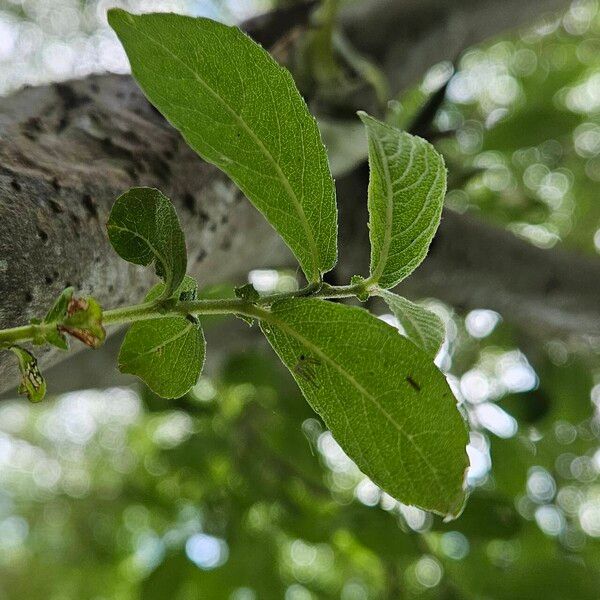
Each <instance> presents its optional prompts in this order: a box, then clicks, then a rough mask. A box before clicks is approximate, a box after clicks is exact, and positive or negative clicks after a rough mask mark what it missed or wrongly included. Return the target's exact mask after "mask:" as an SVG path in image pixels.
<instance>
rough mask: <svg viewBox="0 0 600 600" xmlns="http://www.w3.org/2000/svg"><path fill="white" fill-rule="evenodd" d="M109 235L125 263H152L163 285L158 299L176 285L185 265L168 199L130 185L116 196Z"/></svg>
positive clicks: (181, 237)
mask: <svg viewBox="0 0 600 600" xmlns="http://www.w3.org/2000/svg"><path fill="white" fill-rule="evenodd" d="M107 228H108V237H109V239H110V243H111V244H112V245H113V248H114V249H115V250H116V251H117V254H118V255H119V256H120V257H121V258H123V259H125V260H126V261H128V262H131V263H134V264H136V265H143V266H147V265H149V264H151V263H153V262H154V264H155V269H156V274H157V275H158V276H159V277H161V278H162V279H163V281H164V282H165V286H164V288H163V293H162V297H161V299H164V298H169V297H171V296H172V295H173V293H174V292H175V290H176V289H177V288H178V287H179V285H180V284H181V282H182V281H183V277H184V276H185V271H186V268H187V252H186V248H185V238H184V235H183V231H182V230H181V226H180V224H179V219H178V218H177V214H176V213H175V209H174V208H173V205H172V203H171V201H170V200H169V199H168V198H167V197H166V196H164V195H163V194H161V192H159V191H158V190H156V189H154V188H132V189H130V190H129V191H127V192H125V193H124V194H123V195H122V196H119V198H117V201H116V202H115V204H114V206H113V208H112V210H111V212H110V216H109V218H108V223H107Z"/></svg>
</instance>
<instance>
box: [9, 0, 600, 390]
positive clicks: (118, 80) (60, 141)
mask: <svg viewBox="0 0 600 600" xmlns="http://www.w3.org/2000/svg"><path fill="white" fill-rule="evenodd" d="M363 4H364V5H370V6H371V7H372V9H373V15H377V14H379V17H378V18H379V19H380V25H381V26H382V27H383V26H384V24H385V23H387V21H388V18H387V17H386V16H385V13H381V12H379V13H378V12H377V11H378V10H379V7H381V6H383V5H384V3H382V2H378V1H371V2H369V3H363ZM471 4H472V2H470V1H468V0H462V1H456V2H454V3H452V6H453V7H457V10H458V9H460V7H462V11H461V10H459V12H460V14H461V15H463V17H464V18H465V19H467V20H470V22H472V23H473V24H477V23H480V22H481V20H482V19H483V17H484V16H485V14H486V11H495V10H496V9H493V7H492V8H491V4H492V3H491V2H478V3H476V4H474V5H472V6H471ZM516 4H518V3H515V5H516ZM556 4H557V2H556V1H552V0H547V1H542V0H537V1H536V2H530V3H529V5H530V6H534V5H535V7H537V9H545V8H548V7H552V6H554V5H556ZM434 5H436V6H438V7H442V6H443V7H446V6H447V5H446V3H441V2H437V3H434V2H432V1H429V2H424V1H423V2H419V3H416V2H414V1H413V2H404V3H397V6H396V4H394V7H395V8H394V11H393V15H395V17H394V18H400V17H401V16H403V23H409V22H410V21H411V19H413V13H414V15H415V16H414V19H415V20H414V23H415V29H414V32H416V31H417V30H418V31H421V34H422V35H423V36H424V37H423V40H422V41H423V43H425V41H424V40H427V39H430V38H429V37H428V34H427V32H428V31H429V29H428V28H423V27H421V28H419V27H418V23H417V20H418V21H419V22H421V21H422V18H423V15H424V14H426V13H424V12H423V11H422V10H421V9H420V8H419V7H421V6H423V7H429V8H431V7H433V6H434ZM400 6H402V7H405V9H406V12H403V10H404V8H403V9H402V10H401V9H400ZM466 8H470V10H468V11H466V10H465V9H466ZM423 10H424V9H423ZM432 10H433V9H432ZM440 10H442V9H441V8H438V13H439V11H440ZM447 10H450V9H447V8H446V9H444V11H447ZM452 10H454V9H452ZM515 10H517V8H515ZM415 11H416V12H415ZM444 11H442V13H439V14H444ZM438 13H435V14H438ZM431 14H432V15H433V14H434V13H431ZM453 14H454V13H453ZM457 14H458V13H457ZM487 14H492V15H493V14H495V12H489V13H487ZM519 14H520V13H519ZM417 17H418V19H417ZM356 18H359V19H361V20H360V21H357V23H358V22H361V23H362V22H363V21H362V19H363V16H361V15H358V17H356ZM365 18H366V17H365ZM373 19H375V20H376V18H375V16H374V17H373ZM267 22H269V23H273V21H269V20H267ZM277 22H280V21H277ZM344 22H345V24H346V26H347V27H349V26H350V25H351V23H352V16H351V13H350V12H348V13H346V15H345V16H344ZM364 22H365V24H366V22H367V21H364ZM371 22H373V21H369V23H371ZM430 22H431V21H430ZM291 24H292V25H294V24H295V22H293V21H292V22H291ZM504 25H505V22H498V23H496V22H495V21H494V19H490V23H489V25H488V26H487V27H486V29H485V32H486V34H491V33H495V32H496V31H498V30H499V29H500V28H501V27H503V26H504ZM500 26H501V27H500ZM493 27H496V29H495V30H494V31H492V28H493ZM357 30H358V28H357V27H355V28H354V31H357ZM382 31H383V30H382ZM421 34H419V35H421ZM415 35H416V33H415ZM375 37H376V38H378V39H384V36H382V35H380V34H379V33H378V34H377V36H375ZM385 43H392V46H393V36H392V38H391V39H390V36H388V38H387V41H386V42H385ZM428 43H429V42H428ZM359 49H364V47H361V46H360V44H359ZM437 50H439V47H436V51H437ZM416 53H418V52H411V53H409V54H406V55H405V60H406V61H409V62H410V60H412V59H411V58H410V56H413V55H414V54H416ZM453 55H454V51H453V50H452V49H448V51H447V55H446V56H444V58H452V56H453ZM406 64H407V65H408V63H406ZM429 64H430V63H428V64H427V65H425V64H423V65H422V66H421V67H420V69H421V70H420V73H421V74H422V72H423V69H424V68H425V67H426V66H427V67H428V66H429ZM401 65H402V61H401V60H400V61H397V62H396V66H397V67H398V69H397V70H398V71H399V70H401V69H400V68H399V67H400V66H401ZM356 176H357V175H356V174H355V175H354V176H353V177H356ZM133 185H149V186H155V187H159V188H161V189H162V190H163V191H164V192H165V193H166V194H167V195H168V196H170V197H171V198H172V199H173V201H174V203H175V205H176V208H177V211H178V213H179V215H180V217H181V220H182V223H183V225H184V230H185V233H186V236H187V239H188V247H189V248H188V249H189V254H190V272H191V274H192V275H194V276H196V277H197V278H198V279H199V281H200V284H201V285H203V286H205V285H208V284H211V283H216V282H219V281H223V280H228V279H229V280H240V279H241V278H242V277H245V275H246V273H247V272H248V271H249V270H250V269H252V268H257V267H260V266H265V265H268V266H272V267H273V266H281V265H288V264H293V262H292V261H291V257H290V254H289V251H287V249H286V248H285V247H284V246H283V243H282V242H281V241H280V240H279V238H278V237H277V236H276V235H275V233H274V232H273V231H272V230H271V229H270V228H269V226H268V225H267V224H266V223H265V222H264V220H263V219H262V217H261V216H260V215H259V214H258V213H257V211H255V210H254V209H253V208H252V207H251V206H250V204H249V203H248V202H247V201H246V200H245V199H244V198H243V197H242V195H241V193H240V192H239V191H238V190H237V189H236V188H235V187H234V186H233V185H232V184H231V183H230V182H229V181H228V180H227V179H226V178H225V177H224V176H223V175H222V174H221V173H220V172H219V171H217V170H216V169H215V168H213V167H212V166H210V165H207V164H205V163H203V162H202V161H200V160H199V159H198V158H197V156H196V155H194V154H193V153H192V152H191V151H190V150H189V149H188V148H187V146H186V144H185V143H184V142H183V140H182V139H181V138H180V137H179V135H178V134H177V133H176V132H175V131H174V130H173V129H172V128H171V127H170V126H168V125H167V124H166V123H165V121H164V120H163V119H162V117H160V115H159V114H158V113H157V112H156V111H155V110H154V109H152V108H151V107H150V106H149V105H148V103H147V102H146V101H145V99H144V98H143V96H142V94H141V92H140V91H139V90H138V88H137V86H136V85H135V83H134V82H133V81H132V80H131V79H130V78H129V77H119V76H111V75H107V76H95V77H90V78H88V79H86V80H83V81H76V82H68V83H63V84H57V85H53V86H48V87H40V88H28V89H25V90H23V91H21V92H20V93H18V94H16V95H15V96H13V97H11V98H8V99H3V100H2V101H1V102H0V294H1V297H2V305H1V306H0V327H2V328H6V327H10V326H14V325H22V324H25V323H27V322H28V320H29V319H30V318H32V317H35V316H40V315H42V314H44V312H45V311H46V310H47V308H48V305H49V303H50V302H51V301H52V298H53V297H55V296H56V295H57V294H58V293H59V292H60V291H61V290H62V289H63V288H64V287H65V286H67V285H74V286H75V287H76V288H77V289H78V291H80V292H81V293H83V294H93V295H94V296H96V297H97V298H98V300H99V301H100V302H101V303H102V304H103V305H105V306H107V307H115V306H116V307H118V306H122V305H124V304H132V303H135V302H138V301H140V300H141V298H142V296H143V294H144V291H145V290H146V289H147V288H148V286H149V285H150V284H151V279H152V278H151V276H150V275H148V273H147V272H146V271H144V270H142V269H139V268H136V267H134V266H132V265H128V264H126V263H124V262H123V261H121V260H120V259H119V258H118V257H117V256H116V254H114V253H113V252H112V250H111V248H110V246H109V244H108V241H107V238H106V232H105V227H104V223H105V222H106V219H107V216H108V212H109V210H110V207H111V205H112V203H113V201H114V199H115V198H116V197H117V196H118V195H119V194H120V193H121V192H122V191H123V190H125V189H127V188H129V187H131V186H133ZM348 186H350V188H349V187H348ZM352 186H354V187H352ZM360 186H362V187H359V188H356V179H349V180H347V181H345V182H340V194H339V196H340V203H341V204H342V213H343V214H342V217H341V218H342V226H343V227H344V228H345V231H350V232H353V233H354V235H353V236H352V237H342V244H343V251H342V252H341V256H342V257H343V259H344V264H343V265H342V267H341V269H342V270H343V271H344V272H348V273H349V272H351V271H352V272H353V273H354V272H360V270H358V268H359V266H361V265H362V264H364V261H365V259H366V257H367V254H368V245H367V244H366V235H365V232H366V213H364V212H361V210H359V209H358V208H357V207H364V205H365V201H364V198H365V194H366V184H365V183H364V177H363V176H361V180H360ZM357 191H358V192H359V193H360V198H357V197H356V196H357ZM344 213H346V214H344ZM457 228H459V229H460V230H458V229H457ZM446 232H448V233H446ZM438 248H439V249H440V250H439V251H438ZM490 248H493V250H494V252H495V253H496V257H494V256H491V255H492V254H493V253H492V252H490ZM442 249H443V251H442ZM540 252H541V251H538V250H536V249H534V248H532V247H531V246H529V245H528V244H526V243H525V242H521V241H519V240H516V239H515V238H514V237H512V236H511V235H510V234H508V233H505V232H501V231H496V230H493V229H490V228H487V227H485V226H483V225H481V224H479V223H477V222H475V221H472V220H470V219H466V218H464V217H457V216H454V215H448V216H447V217H446V218H445V220H444V223H443V225H442V230H441V233H440V238H439V240H438V242H437V243H436V246H435V248H434V251H433V254H432V257H431V258H430V259H429V260H428V262H427V263H426V266H425V267H424V268H422V269H421V270H420V271H418V272H417V273H418V274H417V276H416V277H414V278H413V280H412V283H411V288H410V290H411V291H414V292H415V293H418V294H426V295H429V294H431V295H436V296H439V297H441V298H442V299H446V300H448V301H450V302H455V303H458V304H460V305H461V306H462V307H464V308H469V307H471V306H489V307H492V308H494V307H496V308H498V309H499V310H502V311H504V312H505V316H506V317H507V318H514V320H515V321H516V322H517V323H520V324H524V325H529V324H530V323H531V317H532V316H535V315H538V317H539V319H541V322H542V323H543V325H544V327H546V328H547V329H548V330H550V329H551V330H553V331H554V330H560V331H563V332H574V333H582V332H583V333H591V332H594V331H597V327H598V323H600V318H598V313H599V310H600V309H599V308H598V306H594V305H593V296H594V294H595V295H596V298H597V297H598V292H597V289H598V288H597V286H598V285H599V284H598V283H594V282H600V277H599V276H598V271H599V268H598V266H597V265H595V264H593V263H590V264H589V265H588V263H587V262H586V261H585V260H584V259H580V258H578V257H573V256H569V255H566V254H563V253H561V252H559V251H555V252H548V253H543V254H542V253H540ZM465 257H467V259H466V260H465ZM490 261H493V262H490ZM490 264H493V265H495V270H494V271H493V276H492V275H491V274H490V269H489V265H490ZM584 265H585V266H584ZM341 272H342V271H341ZM363 272H364V270H363ZM543 273H552V274H553V278H552V280H551V283H552V285H550V283H549V281H550V280H549V281H545V282H544V281H542V279H541V278H542V274H543ZM528 282H529V283H528ZM499 286H500V287H499ZM548 286H549V287H548ZM498 289H502V290H504V291H503V295H502V298H504V300H502V302H500V300H499V298H498ZM589 298H592V301H591V302H590V301H589ZM515 301H518V302H521V301H523V302H525V303H526V304H525V305H524V306H523V307H516V306H515V305H514V304H513V303H514V302H515ZM540 308H541V309H543V310H539V309H540ZM538 310H539V314H538ZM582 316H583V317H585V319H584V320H583V321H582V320H581V319H582ZM588 325H590V326H589V327H588ZM594 325H595V326H596V329H594ZM41 354H42V356H41V357H40V358H41V361H40V362H41V364H42V366H47V365H49V364H52V363H55V362H56V361H57V360H58V358H59V353H58V351H57V352H54V351H52V350H49V351H44V352H43V353H41ZM15 381H16V373H15V369H14V367H13V364H12V361H11V360H10V358H9V357H7V356H6V353H3V354H2V355H0V390H3V389H7V388H9V387H11V386H12V385H13V384H14V382H15Z"/></svg>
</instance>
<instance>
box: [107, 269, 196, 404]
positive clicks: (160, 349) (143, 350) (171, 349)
mask: <svg viewBox="0 0 600 600" xmlns="http://www.w3.org/2000/svg"><path fill="white" fill-rule="evenodd" d="M164 287H165V286H164V285H163V284H162V283H159V284H157V285H156V286H154V287H153V288H152V290H150V292H149V293H148V295H147V296H146V301H147V302H151V301H152V300H156V299H157V298H160V297H162V296H163V294H164ZM196 289H197V283H196V282H195V281H194V280H193V279H192V278H191V277H187V276H186V277H185V278H184V280H183V283H182V284H181V286H180V287H179V289H178V290H177V291H176V293H179V294H188V293H191V294H194V295H195V293H196ZM205 346H206V343H205V341H204V333H203V332H202V328H201V326H200V323H199V322H198V320H197V319H196V318H195V317H185V316H183V315H182V316H169V317H163V318H158V319H149V320H147V321H140V322H139V323H134V324H133V325H132V326H131V327H130V328H129V331H128V332H127V335H126V336H125V339H124V340H123V345H122V346H121V350H120V352H119V370H120V371H121V372H123V373H131V374H132V375H137V376H138V377H139V378H140V379H142V381H144V383H146V385H147V386H148V387H149V388H150V389H151V390H152V391H153V392H154V393H156V394H158V395H159V396H161V397H163V398H179V397H180V396H183V395H184V394H185V393H186V392H187V391H189V389H190V388H191V387H192V386H194V385H195V383H196V382H197V381H198V377H199V376H200V373H201V371H202V366H203V365H204V356H205V349H206V348H205Z"/></svg>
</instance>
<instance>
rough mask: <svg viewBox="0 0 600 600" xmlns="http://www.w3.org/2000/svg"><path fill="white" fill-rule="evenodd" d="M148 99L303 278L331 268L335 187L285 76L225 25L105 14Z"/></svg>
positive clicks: (310, 123)
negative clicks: (221, 176) (254, 212)
mask: <svg viewBox="0 0 600 600" xmlns="http://www.w3.org/2000/svg"><path fill="white" fill-rule="evenodd" d="M109 22H110V25H111V26H112V28H113V29H114V30H115V31H116V33H117V35H118V36H119V39H120V40H121V42H122V44H123V45H124V47H125V51H126V52H127V55H128V56H129V60H130V63H131V67H132V70H133V74H134V76H135V78H136V79H137V81H138V83H139V84H140V86H141V87H142V89H143V90H144V92H145V93H146V95H147V96H148V98H149V99H150V101H151V102H152V103H153V104H154V105H155V106H156V107H157V108H158V109H159V110H160V111H161V112H162V113H163V114H164V115H165V116H166V117H167V119H169V121H170V122H171V123H173V125H174V126H175V127H176V128H177V129H179V130H180V131H181V133H182V134H183V136H184V137H185V139H186V141H187V142H188V143H189V145H190V146H191V147H192V148H193V149H194V150H195V151H196V152H198V154H199V155H200V156H202V158H204V159H205V160H207V161H209V162H211V163H213V164H215V165H216V166H217V167H219V168H220V169H222V170H223V171H224V172H225V173H227V175H229V177H231V178H232V179H233V180H234V181H235V183H236V184H237V185H238V186H239V187H240V189H241V190H242V191H243V192H244V194H245V195H246V196H247V197H248V198H249V199H250V201H251V202H252V203H253V204H254V205H255V206H256V207H257V208H258V209H259V210H260V211H261V212H262V213H263V214H264V215H265V217H266V218H267V220H268V221H269V223H270V224H271V225H272V226H273V227H274V228H275V229H276V230H277V231H278V232H279V234H280V235H281V236H282V237H283V239H284V240H285V242H286V243H287V244H288V246H289V247H290V248H291V250H292V251H293V252H294V254H295V255H296V257H297V258H298V261H299V262H300V265H301V266H302V269H303V270H304V272H305V274H306V276H307V278H308V279H309V280H310V281H318V280H319V279H320V276H321V274H322V273H325V272H327V271H329V270H330V269H331V268H332V267H333V265H334V264H335V262H336V257H337V248H336V239H337V218H336V205H335V188H334V185H333V179H332V177H331V173H330V170H329V166H328V163H327V155H326V153H325V148H324V147H323V143H322V141H321V137H320V134H319V131H318V129H317V125H316V122H315V120H314V119H313V117H312V116H311V115H310V114H309V112H308V109H307V107H306V104H305V102H304V100H303V99H302V97H301V96H300V94H299V93H298V91H297V89H296V86H295V84H294V81H293V79H292V77H291V75H290V73H289V72H288V71H286V70H285V69H283V68H282V67H280V66H279V65H278V64H277V63H276V62H275V61H274V60H273V59H272V58H271V57H270V56H269V54H268V53H267V52H266V51H265V50H263V48H261V47H260V46H259V45H258V44H256V43H255V42H253V41H252V40H251V39H250V38H249V37H247V36H246V35H245V34H244V33H242V32H241V31H240V30H239V29H237V28H235V27H227V26H225V25H222V24H220V23H216V22H215V21H211V20H210V19H204V18H196V19H194V18H191V17H183V16H179V15H173V14H147V15H141V16H134V15H131V14H129V13H127V12H125V11H123V10H117V9H114V10H111V11H109Z"/></svg>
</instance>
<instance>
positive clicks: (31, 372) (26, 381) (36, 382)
mask: <svg viewBox="0 0 600 600" xmlns="http://www.w3.org/2000/svg"><path fill="white" fill-rule="evenodd" d="M9 350H12V352H14V354H15V355H16V357H17V359H18V361H19V370H20V371H21V383H20V384H19V394H23V395H25V396H27V398H29V401H30V402H41V401H42V400H43V399H44V396H45V395H46V380H45V379H44V377H43V376H42V374H41V373H40V370H39V368H38V364H37V360H36V359H35V356H33V354H31V352H29V351H28V350H25V348H21V346H10V348H9Z"/></svg>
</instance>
